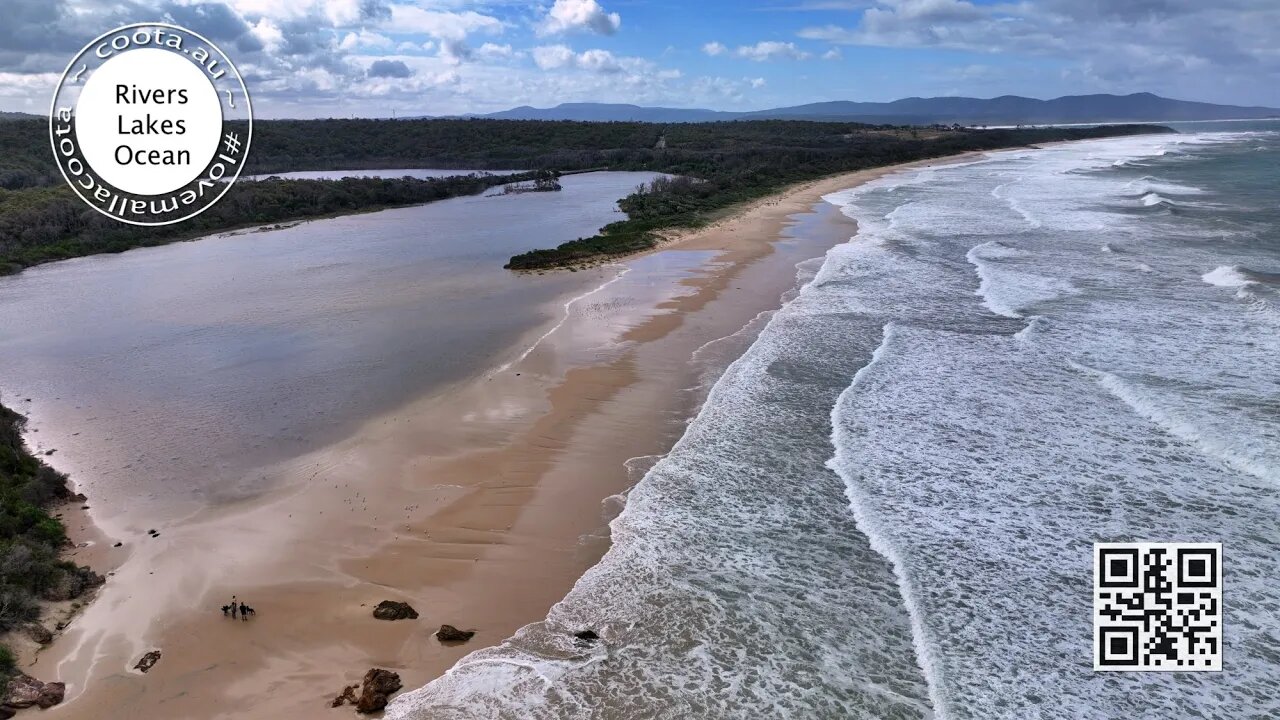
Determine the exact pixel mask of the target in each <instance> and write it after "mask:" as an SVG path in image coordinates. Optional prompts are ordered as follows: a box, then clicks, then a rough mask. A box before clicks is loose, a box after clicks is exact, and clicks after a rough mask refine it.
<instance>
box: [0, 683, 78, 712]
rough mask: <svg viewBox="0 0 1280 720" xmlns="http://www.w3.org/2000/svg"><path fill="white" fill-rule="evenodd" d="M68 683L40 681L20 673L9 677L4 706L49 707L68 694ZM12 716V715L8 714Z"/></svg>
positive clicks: (15, 708) (8, 707) (19, 707)
mask: <svg viewBox="0 0 1280 720" xmlns="http://www.w3.org/2000/svg"><path fill="white" fill-rule="evenodd" d="M66 691H67V688H66V685H64V684H62V683H60V682H48V683H46V682H40V681H39V680H37V679H35V678H33V677H31V676H30V675H28V674H26V673H22V672H20V673H18V674H16V675H14V676H13V677H12V678H10V679H9V688H8V690H7V691H6V692H5V697H4V707H5V708H7V709H9V710H20V709H22V708H29V707H31V706H32V705H34V706H36V707H38V708H40V709H42V710H43V709H47V708H51V707H53V706H54V705H57V704H58V703H60V702H62V698H63V696H64V695H65V694H66ZM8 717H12V715H8Z"/></svg>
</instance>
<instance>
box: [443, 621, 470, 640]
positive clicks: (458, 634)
mask: <svg viewBox="0 0 1280 720" xmlns="http://www.w3.org/2000/svg"><path fill="white" fill-rule="evenodd" d="M475 634H476V633H475V631H474V630H459V629H458V628H456V627H454V626H452V625H441V626H440V629H439V630H437V631H436V639H437V640H439V641H440V642H466V641H468V640H470V639H471V638H472V637H474V636H475Z"/></svg>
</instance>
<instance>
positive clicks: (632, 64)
mask: <svg viewBox="0 0 1280 720" xmlns="http://www.w3.org/2000/svg"><path fill="white" fill-rule="evenodd" d="M533 62H534V64H536V65H537V66H538V67H540V68H542V69H543V70H561V69H564V68H577V69H579V70H588V71H591V72H598V73H620V72H623V71H624V70H627V71H632V72H645V71H652V70H654V68H653V63H651V62H649V61H648V60H645V59H643V58H629V57H618V56H616V55H614V54H613V53H611V52H609V51H608V50H599V49H596V50H584V51H583V52H581V53H575V52H574V51H573V50H572V49H570V48H568V47H566V46H564V45H543V46H540V47H536V48H534V49H533ZM657 74H658V75H661V73H657ZM678 76H679V75H678V74H677V75H676V77H678ZM670 77H671V76H670V75H669V74H668V75H666V76H665V78H663V79H669V78H670Z"/></svg>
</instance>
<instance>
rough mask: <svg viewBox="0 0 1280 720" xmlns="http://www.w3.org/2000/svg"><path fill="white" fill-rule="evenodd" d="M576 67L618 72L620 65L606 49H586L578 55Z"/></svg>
mask: <svg viewBox="0 0 1280 720" xmlns="http://www.w3.org/2000/svg"><path fill="white" fill-rule="evenodd" d="M578 67H580V68H582V69H584V70H594V71H595V72H610V73H612V72H619V71H621V70H622V66H621V65H619V64H618V59H617V58H615V57H614V56H613V53H611V52H609V51H608V50H587V51H586V52H584V53H582V54H581V55H579V56H578Z"/></svg>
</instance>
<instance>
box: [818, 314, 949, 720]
mask: <svg viewBox="0 0 1280 720" xmlns="http://www.w3.org/2000/svg"><path fill="white" fill-rule="evenodd" d="M893 331H894V323H893V322H892V321H890V322H889V323H887V324H886V325H885V326H884V335H883V337H882V339H881V340H880V344H879V345H878V346H877V347H876V349H875V350H874V351H873V352H872V353H871V360H870V361H869V362H867V364H866V365H863V366H862V367H861V368H859V369H858V371H857V372H856V373H854V374H853V380H852V381H851V382H850V383H849V387H847V388H845V389H844V391H843V392H841V393H840V397H839V398H837V400H836V404H835V406H834V407H832V408H831V445H832V447H833V448H834V450H835V455H834V456H833V457H832V458H831V459H830V460H828V461H827V463H826V464H827V467H828V468H829V469H830V470H831V471H832V472H834V473H835V474H836V475H837V476H839V477H840V478H841V479H842V480H844V485H845V496H846V497H847V498H849V509H850V510H851V511H852V512H853V521H854V525H855V526H856V527H857V528H858V530H859V531H860V532H861V533H862V534H863V535H865V536H866V537H867V540H868V541H869V542H870V545H871V549H872V550H874V551H876V552H877V553H879V554H880V555H881V556H883V557H884V558H885V559H886V560H888V561H889V564H890V565H891V566H892V567H893V574H894V576H895V577H896V578H897V580H898V592H899V593H901V595H902V603H903V605H904V606H905V607H906V609H907V616H908V617H909V618H910V619H911V644H912V646H914V647H915V651H916V663H917V664H918V665H919V666H920V670H921V672H922V673H923V674H924V681H925V685H926V686H927V687H928V689H929V702H930V704H931V705H932V706H933V716H934V719H935V720H946V718H947V717H948V715H949V708H948V706H947V703H946V702H945V700H944V698H943V697H942V691H941V688H940V685H941V682H940V680H941V671H940V670H939V668H938V667H937V666H936V665H935V664H934V662H933V656H932V653H930V651H929V640H928V637H927V635H928V633H927V631H926V630H925V626H924V619H923V616H922V614H921V612H920V605H919V603H918V602H917V600H916V595H915V592H914V591H913V590H912V588H911V585H910V583H909V582H908V581H907V577H906V573H905V570H904V568H905V567H906V563H905V562H903V560H902V556H901V555H900V554H899V553H898V551H897V549H895V548H894V547H893V546H892V545H890V544H889V542H888V541H887V540H886V539H885V538H886V534H885V533H884V532H883V531H882V530H881V529H880V526H879V524H878V523H877V522H876V521H875V519H874V518H873V517H872V516H871V512H870V510H869V507H868V506H869V504H870V503H869V499H868V497H867V496H866V494H865V493H863V492H862V490H861V488H859V486H858V483H857V480H856V479H855V478H854V477H853V476H852V474H850V473H847V472H844V471H842V470H841V463H840V462H839V460H840V459H841V458H842V457H843V456H845V455H846V450H845V448H848V447H850V445H851V444H852V443H853V442H854V440H853V438H850V437H848V436H847V433H845V432H843V431H842V430H841V423H840V415H841V408H843V407H844V406H845V405H846V404H848V403H851V402H853V397H854V395H855V394H856V393H857V391H858V385H859V383H860V382H861V381H862V379H863V378H864V377H865V376H866V374H867V372H868V371H869V370H870V369H871V368H873V367H875V366H876V364H877V363H878V362H880V359H881V358H882V357H883V356H884V352H885V349H886V348H887V347H888V345H889V342H890V341H891V340H892V339H893V334H894V332H893ZM844 459H845V460H846V461H847V460H849V458H847V457H845V458H844Z"/></svg>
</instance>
